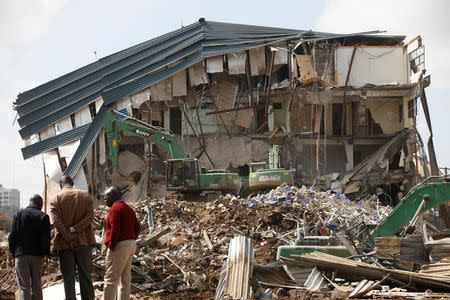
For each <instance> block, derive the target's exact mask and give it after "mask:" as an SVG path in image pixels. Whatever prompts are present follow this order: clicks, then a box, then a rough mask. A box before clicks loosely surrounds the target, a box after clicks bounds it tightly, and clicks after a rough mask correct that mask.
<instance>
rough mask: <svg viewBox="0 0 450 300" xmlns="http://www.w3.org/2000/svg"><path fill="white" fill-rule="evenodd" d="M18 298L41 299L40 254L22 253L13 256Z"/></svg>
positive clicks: (25, 299)
mask: <svg viewBox="0 0 450 300" xmlns="http://www.w3.org/2000/svg"><path fill="white" fill-rule="evenodd" d="M15 261H16V266H15V267H16V278H17V285H18V288H19V299H20V300H42V286H41V271H42V256H31V255H23V256H18V257H16V258H15Z"/></svg>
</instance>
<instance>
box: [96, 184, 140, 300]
mask: <svg viewBox="0 0 450 300" xmlns="http://www.w3.org/2000/svg"><path fill="white" fill-rule="evenodd" d="M121 197H122V194H121V192H120V190H119V188H118V187H115V186H112V187H109V188H108V189H106V191H105V192H104V193H103V199H104V201H105V204H106V205H107V206H108V207H110V209H109V212H108V216H107V217H106V231H105V236H106V238H105V245H106V246H107V247H108V250H107V252H106V273H105V278H104V281H105V283H104V288H103V299H104V300H114V299H115V297H116V292H117V286H118V284H119V280H120V289H119V293H118V297H117V299H118V300H128V299H130V285H131V262H132V260H133V255H134V253H135V252H136V239H137V237H138V235H139V231H140V225H139V222H138V220H137V218H136V213H135V212H134V210H133V208H131V207H130V206H129V205H128V204H126V203H125V202H124V201H122V200H121Z"/></svg>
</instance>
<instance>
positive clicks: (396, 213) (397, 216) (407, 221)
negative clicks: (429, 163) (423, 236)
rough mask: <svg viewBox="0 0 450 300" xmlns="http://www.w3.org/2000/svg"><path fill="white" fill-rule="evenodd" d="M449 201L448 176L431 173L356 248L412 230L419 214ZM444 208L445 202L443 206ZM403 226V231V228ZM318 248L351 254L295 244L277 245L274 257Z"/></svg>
mask: <svg viewBox="0 0 450 300" xmlns="http://www.w3.org/2000/svg"><path fill="white" fill-rule="evenodd" d="M448 202H450V178H449V177H440V176H432V177H428V178H427V179H426V180H424V181H423V182H421V183H420V184H418V185H416V186H415V187H413V188H412V189H411V190H410V191H409V192H408V194H407V195H406V196H405V197H404V198H403V200H402V201H401V202H400V203H399V204H397V206H396V207H395V208H394V209H393V210H392V212H391V213H390V214H389V215H388V216H387V217H386V218H385V219H384V220H383V221H382V222H381V223H379V224H378V225H377V226H376V227H375V229H373V230H372V231H371V232H370V233H369V234H368V235H367V237H366V238H365V239H364V241H363V242H362V243H361V244H360V245H359V246H358V247H357V248H358V251H360V250H362V251H366V252H367V251H371V250H373V248H374V245H375V239H376V238H377V237H384V236H393V235H395V234H397V233H403V234H404V233H411V232H412V231H413V230H412V229H413V227H414V225H415V223H416V222H417V219H418V217H419V216H420V214H421V213H424V212H426V211H428V210H429V209H431V208H434V207H437V206H439V205H441V204H446V203H448ZM445 208H446V209H447V204H446V206H445ZM402 228H403V230H402ZM313 251H320V252H325V253H330V254H333V255H337V256H341V257H346V256H350V255H352V254H351V253H350V252H349V251H348V249H346V248H345V247H344V246H322V245H319V244H316V245H309V244H308V245H306V244H305V245H298V246H280V247H279V248H278V254H277V258H278V257H280V256H283V257H288V258H289V257H290V255H292V254H296V255H300V254H303V253H307V252H313Z"/></svg>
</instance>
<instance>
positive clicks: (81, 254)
mask: <svg viewBox="0 0 450 300" xmlns="http://www.w3.org/2000/svg"><path fill="white" fill-rule="evenodd" d="M58 256H59V264H60V267H61V273H62V276H63V279H64V291H65V293H66V300H76V296H75V270H76V268H78V279H79V281H80V292H81V299H82V300H94V287H93V286H92V278H91V275H92V248H91V247H88V246H81V247H80V250H78V251H74V250H72V249H67V250H62V251H60V252H59V253H58Z"/></svg>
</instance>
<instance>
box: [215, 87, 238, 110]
mask: <svg viewBox="0 0 450 300" xmlns="http://www.w3.org/2000/svg"><path fill="white" fill-rule="evenodd" d="M237 89H238V85H237V84H236V83H234V82H231V81H228V80H223V81H221V82H220V83H218V84H216V85H215V86H214V87H212V88H211V89H210V94H211V95H212V96H213V97H214V99H212V100H213V101H215V102H216V105H217V107H218V108H219V110H222V109H229V108H233V107H234V103H235V98H236V94H237Z"/></svg>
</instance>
